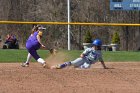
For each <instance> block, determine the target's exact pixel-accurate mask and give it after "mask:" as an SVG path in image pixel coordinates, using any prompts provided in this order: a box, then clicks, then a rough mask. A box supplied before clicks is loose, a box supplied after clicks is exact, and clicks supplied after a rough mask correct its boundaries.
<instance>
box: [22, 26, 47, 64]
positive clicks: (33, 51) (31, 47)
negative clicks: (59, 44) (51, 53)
mask: <svg viewBox="0 0 140 93" xmlns="http://www.w3.org/2000/svg"><path fill="white" fill-rule="evenodd" d="M45 29H46V28H44V27H42V26H34V28H33V29H32V34H31V35H30V36H29V38H28V40H27V41H26V49H27V50H28V52H29V53H28V56H27V60H26V62H24V63H23V64H22V67H28V66H29V62H30V60H31V58H32V57H33V58H34V59H35V60H36V61H37V62H39V63H41V64H42V65H43V67H45V66H46V62H45V60H44V59H42V58H41V57H40V56H39V55H38V54H37V50H38V49H39V48H40V47H45V46H44V45H43V44H42V42H41V38H42V30H45Z"/></svg>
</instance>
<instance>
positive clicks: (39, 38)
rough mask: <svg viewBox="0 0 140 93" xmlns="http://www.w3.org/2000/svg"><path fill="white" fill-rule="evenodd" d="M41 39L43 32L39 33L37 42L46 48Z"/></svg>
mask: <svg viewBox="0 0 140 93" xmlns="http://www.w3.org/2000/svg"><path fill="white" fill-rule="evenodd" d="M41 37H42V32H40V31H39V33H38V35H37V40H38V42H39V43H40V44H41V46H42V47H45V46H44V45H43V44H42V42H41Z"/></svg>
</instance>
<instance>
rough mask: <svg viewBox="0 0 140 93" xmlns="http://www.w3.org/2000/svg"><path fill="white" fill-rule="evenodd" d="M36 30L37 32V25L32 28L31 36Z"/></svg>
mask: <svg viewBox="0 0 140 93" xmlns="http://www.w3.org/2000/svg"><path fill="white" fill-rule="evenodd" d="M37 30H38V25H36V26H34V27H33V28H32V32H31V34H33V33H34V32H36V31H37Z"/></svg>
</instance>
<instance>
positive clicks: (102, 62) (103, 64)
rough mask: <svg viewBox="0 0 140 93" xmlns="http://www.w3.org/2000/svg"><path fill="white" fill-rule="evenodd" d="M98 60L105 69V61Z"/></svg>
mask: <svg viewBox="0 0 140 93" xmlns="http://www.w3.org/2000/svg"><path fill="white" fill-rule="evenodd" d="M100 62H101V64H102V66H103V68H104V69H107V67H106V65H105V63H104V61H103V60H102V61H100Z"/></svg>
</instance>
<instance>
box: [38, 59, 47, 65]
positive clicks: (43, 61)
mask: <svg viewBox="0 0 140 93" xmlns="http://www.w3.org/2000/svg"><path fill="white" fill-rule="evenodd" d="M37 62H39V63H41V64H44V63H45V60H44V59H42V58H39V59H38V60H37Z"/></svg>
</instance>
